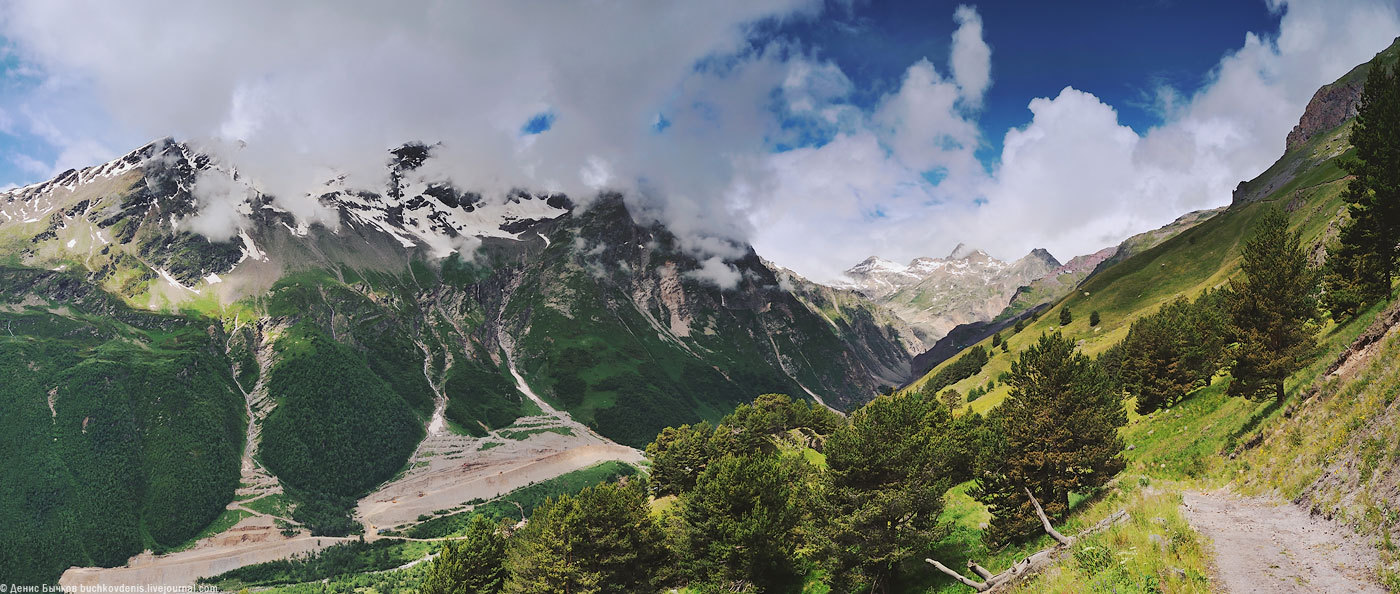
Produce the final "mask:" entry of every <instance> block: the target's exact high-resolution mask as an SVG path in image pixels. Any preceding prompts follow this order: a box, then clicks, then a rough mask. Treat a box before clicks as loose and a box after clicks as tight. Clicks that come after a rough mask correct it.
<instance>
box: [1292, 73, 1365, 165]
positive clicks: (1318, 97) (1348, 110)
mask: <svg viewBox="0 0 1400 594" xmlns="http://www.w3.org/2000/svg"><path fill="white" fill-rule="evenodd" d="M1364 82H1365V81H1363V80H1361V79H1357V80H1341V81H1337V83H1336V84H1331V85H1327V86H1325V87H1322V88H1320V89H1318V90H1317V93H1314V94H1313V97H1312V100H1311V101H1308V107H1307V109H1305V110H1303V117H1301V118H1299V119H1298V125H1297V126H1294V127H1293V130H1292V131H1290V132H1289V133H1288V140H1287V142H1286V144H1285V146H1286V150H1290V151H1291V150H1293V149H1296V148H1298V147H1300V146H1303V145H1304V144H1305V143H1307V142H1308V141H1309V140H1312V138H1313V137H1314V136H1317V135H1318V134H1321V133H1323V132H1326V131H1328V130H1331V129H1333V128H1336V127H1337V126H1340V125H1342V122H1345V121H1347V120H1349V119H1351V118H1353V117H1356V104H1357V103H1358V102H1360V101H1361V90H1362V88H1363V87H1364V86H1365V85H1364V84H1363V83H1364Z"/></svg>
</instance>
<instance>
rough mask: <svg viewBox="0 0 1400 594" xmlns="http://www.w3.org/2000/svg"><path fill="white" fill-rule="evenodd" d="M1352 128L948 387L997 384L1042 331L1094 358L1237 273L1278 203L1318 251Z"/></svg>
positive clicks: (978, 404)
mask: <svg viewBox="0 0 1400 594" xmlns="http://www.w3.org/2000/svg"><path fill="white" fill-rule="evenodd" d="M1349 130H1350V124H1349V123H1348V124H1346V125H1343V126H1341V127H1339V128H1338V129H1336V130H1333V131H1332V132H1330V133H1327V134H1322V135H1319V136H1318V137H1316V138H1314V139H1313V140H1311V141H1310V142H1308V143H1307V144H1306V145H1304V146H1302V147H1299V149H1298V150H1296V151H1294V152H1292V153H1289V154H1288V155H1286V156H1285V157H1284V158H1283V159H1280V161H1279V162H1280V163H1290V164H1292V166H1290V167H1281V166H1277V165H1276V166H1275V167H1273V168H1271V169H1269V170H1268V171H1266V172H1264V173H1263V174H1262V175H1261V176H1260V177H1259V178H1258V179H1257V180H1255V182H1256V183H1260V184H1267V183H1268V182H1269V180H1270V179H1272V178H1273V176H1280V175H1285V172H1289V173H1288V175H1289V179H1288V180H1287V181H1286V182H1283V183H1280V184H1278V188H1277V189H1276V190H1275V191H1274V192H1273V193H1271V194H1270V195H1269V196H1267V197H1266V198H1263V199H1261V200H1258V201H1255V202H1251V203H1247V204H1237V205H1234V206H1232V207H1230V208H1229V209H1226V210H1225V211H1224V212H1221V213H1220V214H1217V215H1215V216H1213V217H1211V218H1210V219H1208V220H1206V221H1204V222H1202V223H1200V224H1198V225H1196V226H1194V227H1192V228H1190V229H1188V230H1186V231H1184V232H1182V233H1180V234H1178V235H1176V236H1174V237H1172V238H1170V239H1168V240H1166V241H1163V242H1162V243H1160V244H1158V245H1156V246H1154V247H1152V248H1150V249H1147V250H1144V251H1141V252H1139V253H1138V254H1136V255H1134V256H1132V257H1129V258H1128V259H1126V260H1124V261H1121V262H1118V263H1115V264H1112V265H1110V266H1107V267H1106V268H1104V269H1102V270H1101V271H1100V272H1099V273H1098V274H1095V275H1094V276H1092V277H1090V278H1089V279H1088V280H1087V281H1086V282H1085V283H1084V284H1082V285H1081V286H1079V287H1078V288H1077V289H1076V290H1075V291H1074V292H1073V293H1071V294H1070V295H1068V296H1067V297H1065V298H1064V299H1062V300H1060V301H1059V302H1058V303H1056V304H1055V305H1054V306H1052V307H1051V308H1050V309H1048V310H1046V311H1045V312H1044V313H1043V314H1041V315H1040V316H1039V318H1038V319H1037V320H1036V321H1034V322H1032V323H1030V324H1028V325H1027V326H1026V328H1025V329H1024V330H1022V331H1021V332H1020V333H1016V334H1012V333H1010V332H1009V331H1006V332H1003V337H1004V338H1006V340H1007V342H1008V351H1007V352H1003V351H1001V349H999V348H998V349H992V347H991V342H990V340H987V341H983V343H980V344H982V345H983V346H984V347H986V348H987V349H988V350H989V351H990V352H992V353H993V355H994V356H993V357H992V359H991V360H990V361H989V362H988V364H987V366H986V367H984V368H983V370H982V371H981V373H978V374H977V375H975V376H973V377H971V378H968V379H966V380H963V381H962V382H959V383H958V384H955V385H954V386H953V387H954V388H956V389H957V390H958V391H959V392H962V393H964V394H965V393H967V391H968V390H969V389H970V388H972V387H974V386H979V385H981V386H985V385H986V384H987V382H988V381H989V380H995V379H996V378H997V377H998V376H999V375H1000V374H1001V373H1002V372H1005V371H1008V370H1009V369H1010V366H1011V361H1012V360H1013V359H1014V357H1015V354H1016V353H1017V352H1018V351H1019V350H1020V349H1022V348H1025V347H1026V346H1027V345H1029V344H1031V342H1032V341H1034V340H1035V339H1036V337H1038V336H1040V334H1041V333H1043V332H1054V331H1060V332H1063V333H1064V334H1065V335H1066V336H1069V337H1071V338H1073V339H1075V340H1077V341H1079V343H1080V348H1081V349H1082V350H1083V351H1084V352H1086V353H1088V354H1090V355H1095V354H1098V353H1100V352H1102V351H1104V350H1105V349H1107V348H1109V347H1110V346H1112V345H1113V344H1115V343H1117V342H1118V341H1120V340H1122V339H1123V337H1124V336H1126V335H1127V331H1128V327H1129V326H1131V325H1132V322H1133V321H1134V320H1136V319H1137V318H1139V317H1141V316H1143V315H1145V314H1148V313H1151V312H1154V311H1156V310H1157V309H1158V308H1160V307H1161V306H1162V305H1164V304H1166V303H1167V302H1169V301H1170V300H1172V299H1174V298H1175V297H1176V296H1177V295H1186V296H1189V297H1194V296H1196V295H1199V294H1200V293H1201V292H1203V291H1205V290H1206V289H1210V288H1214V287H1219V286H1222V285H1223V284H1225V283H1226V282H1227V280H1228V279H1229V278H1230V277H1231V276H1232V275H1234V274H1236V273H1237V271H1238V270H1239V257H1240V255H1239V250H1240V247H1241V246H1242V245H1243V242H1244V239H1245V238H1246V237H1248V236H1249V235H1250V233H1252V229H1253V223H1254V220H1255V218H1256V217H1257V216H1258V215H1259V214H1260V213H1261V212H1263V211H1264V209H1266V208H1268V207H1270V206H1273V205H1275V204H1278V205H1282V206H1284V207H1285V208H1287V209H1289V210H1290V211H1291V214H1290V216H1291V224H1292V226H1293V228H1295V229H1297V230H1299V231H1301V232H1302V234H1303V242H1304V245H1307V246H1320V245H1321V244H1322V242H1323V240H1324V239H1325V237H1327V236H1328V233H1329V230H1330V229H1334V225H1335V222H1334V221H1335V220H1336V217H1337V216H1338V214H1339V213H1340V212H1341V211H1342V210H1343V207H1344V205H1343V202H1342V200H1341V192H1342V190H1343V189H1344V188H1345V180H1344V177H1345V173H1344V172H1343V171H1342V170H1341V169H1340V167H1339V166H1338V159H1340V158H1344V154H1343V152H1342V151H1341V149H1344V148H1345V144H1346V141H1345V139H1346V135H1347V134H1348V133H1349ZM1065 308H1069V309H1070V311H1071V312H1072V314H1073V318H1074V320H1073V322H1071V323H1070V324H1069V325H1068V326H1065V327H1060V325H1059V319H1060V310H1062V309H1065ZM1092 311H1098V312H1099V314H1100V316H1101V317H1102V320H1101V321H1100V323H1099V324H1098V326H1096V327H1090V326H1089V323H1088V319H1089V314H1090V312H1092ZM954 360H956V358H953V359H949V360H948V361H945V362H944V363H942V364H941V365H939V367H936V368H934V370H933V371H931V372H930V373H929V375H926V376H925V377H924V378H921V379H920V380H917V381H915V382H914V383H912V384H911V385H910V386H909V387H908V388H907V389H919V388H920V387H921V386H922V385H923V383H924V382H926V381H927V380H928V378H929V377H931V376H932V375H933V374H935V373H937V372H938V370H939V369H941V368H942V367H944V366H947V365H949V364H951V363H952V361H954ZM1005 397H1006V387H1005V386H1002V385H998V386H997V387H996V388H995V389H993V390H992V391H990V392H989V393H988V394H987V395H985V396H983V397H982V398H980V399H978V400H977V401H975V402H973V403H972V404H971V406H972V409H973V410H976V411H978V412H986V411H987V410H989V409H990V408H991V407H993V406H995V405H996V404H998V403H1000V402H1001V401H1002V400H1003V399H1005Z"/></svg>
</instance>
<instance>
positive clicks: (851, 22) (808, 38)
mask: <svg viewBox="0 0 1400 594" xmlns="http://www.w3.org/2000/svg"><path fill="white" fill-rule="evenodd" d="M956 5H957V3H949V2H871V3H868V4H859V5H857V6H856V7H854V9H853V10H851V11H849V12H848V11H843V10H840V9H833V10H829V11H828V12H827V15H828V18H824V19H820V20H816V21H805V20H804V21H796V22H789V23H787V24H785V25H783V26H780V27H777V31H776V32H775V33H774V34H776V35H780V36H783V35H790V36H793V37H796V38H797V39H800V40H801V41H802V42H803V43H804V44H806V45H808V46H810V47H812V48H816V51H817V52H818V54H819V55H821V56H824V57H827V58H830V59H831V60H833V61H835V62H836V63H837V64H838V65H840V67H841V69H842V70H843V71H844V72H845V73H846V75H847V76H849V77H851V78H852V82H854V83H855V87H856V102H857V103H859V104H862V105H866V106H869V105H870V104H872V103H874V102H875V101H877V100H878V99H879V98H880V97H881V96H882V95H884V94H885V93H888V92H890V91H892V90H894V89H896V88H897V87H898V86H899V83H900V79H901V77H902V75H903V74H904V70H905V69H906V68H908V67H909V64H911V63H913V62H915V61H917V60H918V59H920V58H925V57H926V58H928V59H930V60H931V61H932V62H934V63H935V64H943V63H945V62H946V61H947V59H948V54H949V47H948V37H949V36H950V35H951V34H952V32H953V29H954V23H953V22H952V21H951V20H949V18H948V14H949V13H950V12H951V11H952V8H953V7H954V6H956ZM976 6H977V8H978V10H979V12H980V13H981V15H982V20H983V22H984V24H985V30H986V34H985V38H986V41H987V43H988V45H990V46H991V47H992V51H993V55H994V56H995V63H994V67H993V72H992V76H993V80H994V82H993V84H992V86H991V88H990V89H989V90H988V93H987V97H986V99H985V110H984V113H983V114H982V117H981V124H982V127H983V129H984V130H986V131H987V138H986V140H987V146H986V147H985V148H984V149H983V150H982V151H979V156H981V157H982V158H983V160H984V161H991V160H994V159H995V158H996V157H997V156H998V155H999V154H1000V152H1001V133H1002V132H1004V131H1006V130H1007V129H1009V128H1012V127H1019V126H1024V125H1025V124H1026V123H1027V122H1028V121H1030V112H1029V111H1027V109H1026V105H1027V103H1029V102H1030V100H1031V99H1033V98H1036V97H1047V96H1054V95H1055V94H1057V93H1059V91H1060V89H1062V88H1064V87H1065V86H1072V87H1074V88H1076V89H1079V90H1082V91H1086V92H1089V93H1093V94H1094V95H1097V96H1098V97H1099V98H1101V99H1103V100H1104V101H1105V102H1107V103H1109V104H1111V105H1114V106H1115V107H1117V108H1118V112H1119V118H1120V121H1121V122H1122V123H1124V124H1126V125H1128V126H1130V127H1132V128H1133V129H1135V130H1137V131H1138V132H1143V131H1145V130H1146V129H1147V128H1148V127H1151V126H1155V125H1158V124H1161V123H1162V114H1161V113H1160V110H1159V109H1158V108H1157V105H1156V93H1157V90H1158V89H1159V88H1160V87H1161V86H1162V85H1164V84H1165V85H1170V86H1171V87H1173V88H1175V89H1177V90H1179V91H1181V92H1183V93H1187V94H1189V93H1191V92H1194V91H1196V90H1197V89H1199V88H1200V87H1201V86H1202V85H1203V84H1204V83H1205V82H1206V80H1207V78H1208V76H1209V75H1210V72H1211V71H1212V69H1214V68H1215V66H1216V65H1217V63H1218V62H1219V61H1220V58H1221V56H1222V55H1224V54H1225V53H1226V52H1227V51H1230V50H1234V49H1237V48H1239V47H1240V45H1241V44H1242V43H1243V41H1244V37H1245V34H1246V33H1248V32H1254V33H1258V34H1264V35H1277V34H1278V25H1279V20H1280V16H1281V15H1279V14H1273V13H1271V12H1270V11H1269V10H1268V7H1267V6H1265V4H1264V3H1263V2H1250V1H1245V0H1226V1H1220V0H1121V1H1112V0H1090V1H1083V2H991V3H980V4H977V5H976Z"/></svg>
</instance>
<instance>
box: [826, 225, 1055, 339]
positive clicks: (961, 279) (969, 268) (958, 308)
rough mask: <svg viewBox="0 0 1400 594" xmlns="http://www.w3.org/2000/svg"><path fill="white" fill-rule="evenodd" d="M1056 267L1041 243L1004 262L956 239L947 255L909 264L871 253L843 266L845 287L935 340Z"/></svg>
mask: <svg viewBox="0 0 1400 594" xmlns="http://www.w3.org/2000/svg"><path fill="white" fill-rule="evenodd" d="M1059 267H1060V263H1059V262H1058V261H1056V260H1055V258H1054V256H1051V255H1050V253H1049V252H1047V251H1045V250H1042V249H1036V250H1032V251H1031V253H1029V254H1027V255H1025V256H1024V257H1022V258H1021V259H1019V260H1016V261H1015V262H1011V263H1007V262H1002V261H1001V260H997V259H996V258H993V257H991V256H990V255H988V254H987V253H986V252H984V251H982V250H978V249H972V248H969V247H968V246H965V245H963V244H958V246H957V247H956V248H954V249H953V251H952V253H950V254H948V257H946V258H916V259H914V260H913V261H911V262H910V263H909V265H908V266H903V265H900V264H897V263H894V262H890V261H888V260H882V259H880V258H876V257H873V256H872V257H871V258H869V259H867V260H865V261H864V262H861V263H860V264H857V265H856V266H854V267H852V268H850V269H849V270H847V271H846V276H848V277H849V278H850V279H852V281H853V282H852V283H851V284H849V285H847V286H846V287H844V288H849V289H854V290H856V291H859V292H861V293H862V294H864V295H865V296H867V297H869V298H870V299H872V300H873V301H875V302H876V303H879V304H881V305H884V306H885V307H888V308H889V309H890V310H891V311H893V312H894V313H895V314H896V315H898V316H899V317H900V318H902V319H903V320H904V321H905V323H907V324H909V325H910V326H911V327H913V328H914V330H915V332H917V333H918V334H919V338H920V339H921V340H923V341H925V342H933V341H936V340H938V339H939V338H942V337H944V336H946V335H947V334H948V332H949V331H951V330H952V329H953V328H954V327H956V326H957V325H959V324H966V323H969V322H978V321H988V320H991V319H992V318H994V317H996V315H997V314H999V313H1001V311H1002V310H1003V309H1005V308H1006V305H1007V303H1008V302H1009V301H1010V300H1011V298H1012V296H1013V295H1015V294H1016V291H1017V289H1018V288H1020V287H1021V286H1023V285H1026V284H1029V283H1030V282H1031V281H1034V280H1036V279H1039V278H1041V277H1044V276H1045V275H1047V274H1050V273H1051V272H1052V271H1054V270H1055V269H1057V268H1059Z"/></svg>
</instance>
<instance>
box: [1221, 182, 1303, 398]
mask: <svg viewBox="0 0 1400 594" xmlns="http://www.w3.org/2000/svg"><path fill="white" fill-rule="evenodd" d="M1242 259H1243V262H1242V263H1241V264H1240V267H1241V268H1243V269H1244V278H1243V279H1231V280H1230V289H1229V291H1230V294H1229V298H1228V299H1227V300H1226V302H1227V303H1228V307H1229V313H1230V324H1231V330H1232V331H1233V333H1234V335H1235V337H1236V340H1237V341H1238V344H1237V346H1236V349H1235V353H1234V356H1235V364H1234V366H1233V367H1232V368H1231V374H1232V375H1233V376H1234V381H1233V382H1231V384H1230V388H1229V393H1230V395H1232V396H1245V397H1248V398H1268V397H1273V398H1276V399H1282V398H1283V395H1284V392H1283V380H1284V379H1286V378H1287V377H1288V376H1289V375H1290V374H1292V373H1293V372H1294V371H1297V370H1298V369H1299V368H1300V367H1302V365H1303V362H1304V360H1305V358H1306V357H1307V355H1308V354H1309V353H1311V352H1312V350H1313V348H1314V347H1315V346H1316V338H1315V335H1316V334H1317V328H1316V326H1315V325H1314V324H1313V320H1315V319H1316V318H1317V316H1318V312H1317V301H1316V299H1314V298H1313V294H1312V291H1313V285H1314V281H1315V279H1316V278H1317V275H1316V273H1315V272H1314V271H1313V270H1312V269H1310V268H1309V267H1308V259H1307V254H1306V253H1305V252H1304V251H1303V248H1302V239H1301V238H1300V236H1299V234H1298V233H1296V232H1292V233H1290V232H1289V231H1288V216H1287V215H1285V214H1284V213H1283V210H1281V209H1279V208H1273V209H1270V210H1269V211H1267V212H1266V213H1264V215H1263V216H1262V217H1260V220H1259V223H1258V230H1257V231H1256V232H1255V233H1254V236H1253V237H1251V238H1250V239H1249V240H1248V241H1247V242H1245V246H1244V251H1243V254H1242Z"/></svg>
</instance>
